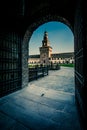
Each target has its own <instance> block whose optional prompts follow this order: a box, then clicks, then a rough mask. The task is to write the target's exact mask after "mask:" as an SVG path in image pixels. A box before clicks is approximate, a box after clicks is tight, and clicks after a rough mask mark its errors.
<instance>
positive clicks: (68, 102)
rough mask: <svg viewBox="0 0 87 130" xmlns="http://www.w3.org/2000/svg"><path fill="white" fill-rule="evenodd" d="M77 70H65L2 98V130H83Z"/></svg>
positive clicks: (0, 110) (0, 119)
mask: <svg viewBox="0 0 87 130" xmlns="http://www.w3.org/2000/svg"><path fill="white" fill-rule="evenodd" d="M74 87H75V86H74V69H73V68H64V67H62V68H61V69H60V70H58V71H50V72H49V75H48V76H45V77H44V78H40V79H38V80H36V81H32V82H30V83H29V85H28V87H26V88H24V89H22V90H20V91H17V92H15V93H12V94H9V95H8V96H4V97H3V98H1V99H0V130H77V129H78V130H81V128H80V123H79V118H78V113H77V109H76V105H75V95H74Z"/></svg>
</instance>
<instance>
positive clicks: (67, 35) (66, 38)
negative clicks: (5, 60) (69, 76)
mask: <svg viewBox="0 0 87 130" xmlns="http://www.w3.org/2000/svg"><path fill="white" fill-rule="evenodd" d="M44 31H47V32H48V39H49V42H50V46H51V47H52V48H53V49H52V53H63V52H74V36H73V33H72V31H71V29H70V28H69V27H68V26H67V25H65V24H63V23H61V22H54V21H52V22H47V23H45V24H43V25H41V26H39V27H38V28H37V29H36V30H35V31H34V32H33V34H32V36H31V38H30V41H29V55H34V54H40V52H39V47H41V46H42V40H43V36H44Z"/></svg>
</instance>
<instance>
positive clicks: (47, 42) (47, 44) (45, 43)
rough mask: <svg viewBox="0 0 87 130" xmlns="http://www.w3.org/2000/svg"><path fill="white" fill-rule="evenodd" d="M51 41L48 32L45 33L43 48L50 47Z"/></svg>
mask: <svg viewBox="0 0 87 130" xmlns="http://www.w3.org/2000/svg"><path fill="white" fill-rule="evenodd" d="M49 45H50V43H49V40H48V33H47V31H44V36H43V40H42V46H49Z"/></svg>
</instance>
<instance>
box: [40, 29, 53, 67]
mask: <svg viewBox="0 0 87 130" xmlns="http://www.w3.org/2000/svg"><path fill="white" fill-rule="evenodd" d="M39 49H40V63H41V64H43V65H49V63H50V58H51V54H52V47H51V46H50V42H49V40H48V33H47V32H46V31H45V32H44V36H43V40H42V47H40V48H39Z"/></svg>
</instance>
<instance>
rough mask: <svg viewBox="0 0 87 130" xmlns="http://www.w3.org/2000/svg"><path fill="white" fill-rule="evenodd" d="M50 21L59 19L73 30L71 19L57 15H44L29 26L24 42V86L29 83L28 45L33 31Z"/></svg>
mask: <svg viewBox="0 0 87 130" xmlns="http://www.w3.org/2000/svg"><path fill="white" fill-rule="evenodd" d="M49 21H58V22H61V23H64V24H66V25H67V26H68V27H69V28H70V29H71V31H72V32H73V27H72V26H71V24H70V23H69V21H68V20H66V19H65V18H62V17H60V16H57V15H47V16H45V17H42V18H41V19H39V20H37V21H36V22H34V23H33V24H32V25H30V26H29V27H28V28H27V30H26V33H25V35H24V39H23V43H22V87H26V86H27V85H28V61H27V60H28V51H29V50H28V46H29V40H30V38H31V35H32V33H33V31H35V29H37V28H38V27H39V26H40V25H42V24H44V23H46V22H49Z"/></svg>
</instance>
